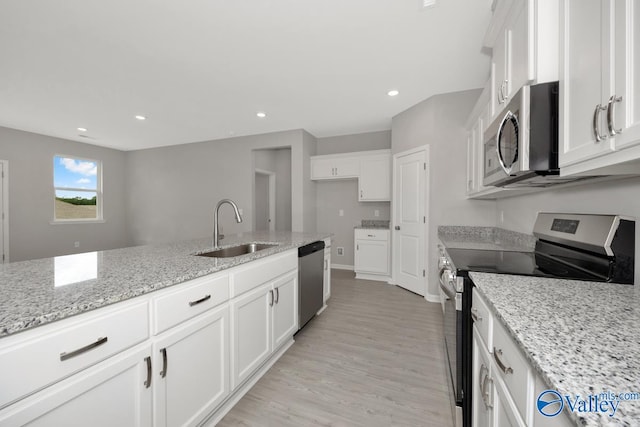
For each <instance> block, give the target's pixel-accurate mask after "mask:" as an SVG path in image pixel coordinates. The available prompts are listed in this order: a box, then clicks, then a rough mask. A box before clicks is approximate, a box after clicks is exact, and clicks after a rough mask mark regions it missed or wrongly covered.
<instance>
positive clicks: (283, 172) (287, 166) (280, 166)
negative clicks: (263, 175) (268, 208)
mask: <svg viewBox="0 0 640 427" xmlns="http://www.w3.org/2000/svg"><path fill="white" fill-rule="evenodd" d="M253 158H254V166H255V169H262V170H266V171H270V172H274V173H275V174H276V223H275V228H276V231H281V230H282V231H289V230H291V149H290V148H274V149H268V150H255V151H254V152H253Z"/></svg>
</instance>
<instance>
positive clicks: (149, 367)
mask: <svg viewBox="0 0 640 427" xmlns="http://www.w3.org/2000/svg"><path fill="white" fill-rule="evenodd" d="M144 361H145V362H147V380H146V381H145V382H144V387H145V388H149V387H151V357H150V356H147V357H145V358H144Z"/></svg>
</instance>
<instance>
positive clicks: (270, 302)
mask: <svg viewBox="0 0 640 427" xmlns="http://www.w3.org/2000/svg"><path fill="white" fill-rule="evenodd" d="M269 295H271V301H269V307H273V303H274V301H275V297H274V296H273V289H272V290H270V291H269Z"/></svg>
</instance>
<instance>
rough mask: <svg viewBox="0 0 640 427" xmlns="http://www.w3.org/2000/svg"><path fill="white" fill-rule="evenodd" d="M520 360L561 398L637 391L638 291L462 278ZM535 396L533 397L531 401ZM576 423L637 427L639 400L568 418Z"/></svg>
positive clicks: (604, 285)
mask: <svg viewBox="0 0 640 427" xmlns="http://www.w3.org/2000/svg"><path fill="white" fill-rule="evenodd" d="M470 275H471V278H472V280H473V282H474V284H475V285H476V287H477V288H478V290H479V291H480V293H481V294H482V295H483V296H484V297H485V299H486V300H487V302H488V304H489V307H490V309H491V310H492V311H493V313H494V314H495V316H496V317H497V319H498V320H499V321H500V322H501V323H502V324H503V325H504V326H505V328H506V330H507V331H508V332H509V333H510V334H511V336H512V337H513V339H514V340H515V342H516V343H517V344H518V345H519V346H520V348H521V349H522V351H523V354H524V355H525V357H526V358H527V359H528V360H529V361H530V363H531V364H532V366H533V367H534V368H535V370H536V371H537V373H538V374H539V375H540V376H541V377H542V378H543V380H544V381H545V382H546V385H547V386H548V387H549V389H552V390H556V391H558V392H559V393H560V394H561V395H562V396H565V395H570V396H571V399H575V396H576V395H578V394H579V395H581V396H583V397H584V396H587V395H590V394H598V393H601V392H612V393H627V392H630V393H640V289H636V287H635V286H633V285H620V284H611V283H596V282H583V281H576V280H560V279H548V278H540V277H528V276H511V275H503V274H492V273H474V272H471V273H470ZM535 397H536V398H537V396H535ZM566 408H567V405H566V403H565V410H566V411H567V413H570V415H571V418H572V419H573V421H574V422H575V423H576V424H577V425H580V426H582V425H584V426H601V425H604V426H638V425H640V424H639V423H640V400H625V401H620V402H619V406H618V408H617V411H616V413H615V416H614V417H609V416H608V415H606V414H601V413H587V412H583V413H571V411H568V410H567V409H566Z"/></svg>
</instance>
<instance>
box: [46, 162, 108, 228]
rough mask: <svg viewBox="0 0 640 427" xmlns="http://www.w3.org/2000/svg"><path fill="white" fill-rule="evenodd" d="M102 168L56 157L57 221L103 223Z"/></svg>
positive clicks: (54, 185)
mask: <svg viewBox="0 0 640 427" xmlns="http://www.w3.org/2000/svg"><path fill="white" fill-rule="evenodd" d="M101 178H102V167H101V164H100V162H98V161H96V160H87V159H78V158H73V157H67V156H54V157H53V189H54V193H55V200H54V203H55V208H54V220H55V221H58V222H65V221H91V220H94V221H95V220H101V219H102V182H101V181H102V179H101Z"/></svg>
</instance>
